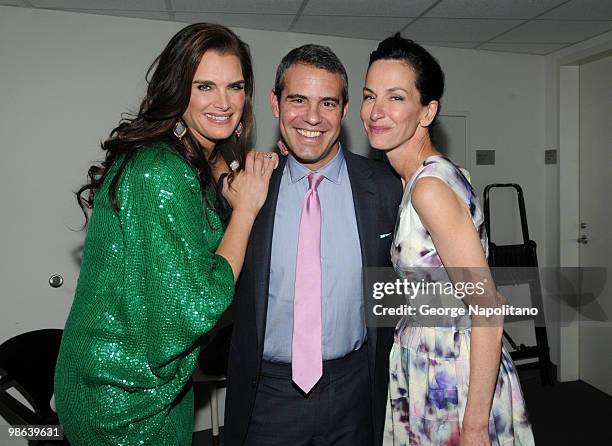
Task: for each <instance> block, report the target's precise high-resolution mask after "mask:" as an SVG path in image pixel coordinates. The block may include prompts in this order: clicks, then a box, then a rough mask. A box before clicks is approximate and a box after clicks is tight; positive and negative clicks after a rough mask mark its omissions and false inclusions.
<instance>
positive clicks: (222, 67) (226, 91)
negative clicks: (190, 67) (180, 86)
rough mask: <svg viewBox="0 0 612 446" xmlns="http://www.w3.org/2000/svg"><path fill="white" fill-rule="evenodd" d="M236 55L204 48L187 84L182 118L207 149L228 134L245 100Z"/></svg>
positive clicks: (236, 120)
mask: <svg viewBox="0 0 612 446" xmlns="http://www.w3.org/2000/svg"><path fill="white" fill-rule="evenodd" d="M244 85H245V82H244V76H243V75H242V66H241V65H240V59H238V57H237V56H235V55H233V54H222V53H219V52H217V51H213V50H210V51H207V52H205V53H204V55H203V56H202V59H201V60H200V64H199V65H198V69H197V70H196V73H195V75H194V77H193V82H192V84H191V97H190V99H189V105H188V107H187V110H185V113H184V114H183V121H185V124H186V125H187V127H189V130H191V132H192V134H193V135H194V136H195V138H196V139H197V140H198V142H199V143H200V144H201V145H202V147H204V149H206V150H207V151H210V150H212V148H213V147H214V146H215V144H216V143H217V142H218V141H220V140H223V139H226V138H229V137H230V136H231V134H232V132H233V131H234V129H235V128H236V126H237V125H238V123H239V122H240V118H241V117H242V110H243V109H244V103H245V98H246V95H245V90H244Z"/></svg>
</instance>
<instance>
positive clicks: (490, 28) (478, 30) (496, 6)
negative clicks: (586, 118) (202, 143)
mask: <svg viewBox="0 0 612 446" xmlns="http://www.w3.org/2000/svg"><path fill="white" fill-rule="evenodd" d="M0 5H10V6H22V7H27V8H42V9H54V10H64V11H75V12H83V13H91V14H105V15H114V16H125V17H140V18H145V19H155V20H171V21H177V22H185V23H193V22H203V21H205V22H215V23H221V24H224V25H227V26H233V27H240V28H251V29H263V30H273V31H290V32H297V33H308V34H324V35H334V36H342V37H353V38H362V39H382V38H384V37H387V36H389V35H391V34H393V33H395V32H397V31H401V33H402V35H403V36H405V37H409V38H411V39H414V40H416V41H418V42H419V43H422V44H425V45H435V46H447V47H455V48H474V49H483V50H491V51H504V52H516V53H529V54H548V53H551V52H554V51H557V50H559V49H561V48H564V47H566V46H569V45H572V44H575V43H578V42H581V41H583V40H586V39H589V38H591V37H594V36H596V35H599V34H603V33H605V32H607V31H611V30H612V0H0Z"/></svg>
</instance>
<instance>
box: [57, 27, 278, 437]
mask: <svg viewBox="0 0 612 446" xmlns="http://www.w3.org/2000/svg"><path fill="white" fill-rule="evenodd" d="M149 74H151V77H150V80H149V85H148V89H147V94H146V96H145V98H144V100H143V101H142V104H141V106H140V110H139V112H138V114H137V115H135V116H133V117H131V118H129V119H123V120H122V122H121V123H120V124H119V126H118V127H116V128H115V129H114V130H113V131H112V132H111V135H110V137H109V139H108V140H106V141H105V142H104V143H103V144H102V148H103V150H105V152H106V158H105V160H104V162H103V163H102V164H101V165H99V166H92V167H91V168H90V170H89V174H88V178H89V182H88V183H87V184H86V185H85V186H83V187H82V188H81V189H80V190H79V191H78V193H77V197H78V199H79V204H80V205H81V207H82V208H83V209H85V208H91V209H92V213H91V217H90V219H89V222H88V224H89V227H88V232H87V236H86V239H85V246H84V252H83V261H82V265H81V272H80V276H79V281H78V285H77V290H76V295H75V299H74V302H73V305H72V309H71V311H70V314H69V316H68V320H67V322H66V327H65V330H64V336H63V339H62V346H61V349H60V354H59V358H58V362H57V368H56V373H55V401H56V406H57V412H58V415H59V418H60V421H61V423H62V424H63V426H64V430H65V433H66V436H67V438H68V439H69V441H70V443H71V444H72V445H87V446H92V445H96V446H98V445H134V444H147V445H164V446H169V445H189V444H191V436H192V430H193V429H192V427H193V391H192V389H191V387H190V381H191V380H190V378H191V375H192V373H193V370H194V368H195V364H196V359H197V356H198V353H199V347H198V342H197V341H198V338H200V336H202V335H203V334H204V333H206V332H207V331H208V330H210V329H211V328H212V327H213V326H214V325H215V323H216V321H217V319H218V318H219V316H220V315H221V313H223V311H224V310H225V309H226V308H227V306H228V305H229V303H230V301H231V299H232V296H233V293H234V282H235V280H236V278H237V277H238V275H239V273H240V270H241V268H242V263H243V258H244V253H245V249H246V245H247V241H248V238H249V234H250V231H251V226H252V224H253V221H254V219H255V217H256V215H257V213H258V212H259V209H260V207H261V206H262V204H263V202H264V201H265V197H266V195H267V189H268V182H269V179H270V175H271V172H272V170H273V169H274V168H275V167H276V164H277V161H278V160H277V158H276V156H275V155H271V154H268V155H264V154H262V153H257V152H254V151H249V150H248V149H249V147H250V138H251V133H252V129H253V111H252V95H253V71H252V66H251V59H250V55H249V50H248V47H247V45H246V44H245V43H243V42H242V41H241V40H240V39H239V38H238V37H237V36H236V35H235V34H234V33H233V32H232V31H230V30H229V29H227V28H225V27H222V26H219V25H211V24H203V23H200V24H194V25H190V26H188V27H186V28H184V29H182V30H181V31H179V32H178V33H177V34H176V35H175V36H174V37H173V38H172V39H171V40H170V42H169V43H168V45H167V46H166V48H165V49H164V50H163V52H162V53H161V54H160V56H159V57H158V58H157V59H156V60H155V62H154V63H153V65H152V66H151V68H150V69H149V72H148V73H147V78H148V77H149ZM228 142H229V143H231V144H232V146H233V147H234V149H233V153H234V154H235V157H236V158H237V161H238V163H237V164H238V165H239V167H238V170H237V172H236V173H232V174H230V176H229V179H224V180H222V181H221V182H220V183H221V184H222V185H223V186H222V187H221V189H222V190H219V188H218V187H217V184H218V179H219V177H220V175H221V174H222V173H223V172H224V171H227V170H229V169H228V166H227V164H226V163H225V161H224V159H223V157H222V156H221V154H220V146H221V145H223V144H226V143H228ZM219 143H220V144H219ZM232 164H234V163H232ZM221 195H223V196H224V197H225V199H226V200H227V202H228V203H229V204H230V206H231V207H232V209H233V212H232V214H231V217H230V218H227V216H225V217H226V218H224V213H223V207H222V206H221V204H220V203H221V202H222V200H221ZM86 224H87V214H86Z"/></svg>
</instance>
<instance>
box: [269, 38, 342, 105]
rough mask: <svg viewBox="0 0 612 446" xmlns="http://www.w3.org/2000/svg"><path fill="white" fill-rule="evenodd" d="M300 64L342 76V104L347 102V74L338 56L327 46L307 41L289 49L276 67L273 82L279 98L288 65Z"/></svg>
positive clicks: (283, 86)
mask: <svg viewBox="0 0 612 446" xmlns="http://www.w3.org/2000/svg"><path fill="white" fill-rule="evenodd" d="M295 64H302V65H308V66H313V67H317V68H321V69H322V70H325V71H329V72H330V73H336V74H339V75H340V77H341V78H342V106H343V107H344V106H346V104H347V103H348V99H349V98H348V76H347V74H346V70H345V69H344V65H342V62H340V59H338V56H336V54H335V53H334V52H333V51H332V50H331V49H330V48H329V47H327V46H322V45H315V44H314V43H309V44H307V45H302V46H300V47H298V48H294V49H292V50H291V51H289V52H288V53H287V54H286V55H285V57H283V60H281V63H280V64H279V65H278V68H277V69H276V80H275V82H274V93H275V94H276V97H277V98H279V99H280V97H281V94H282V92H283V89H284V88H285V75H286V73H287V70H288V69H289V67H290V66H292V65H295Z"/></svg>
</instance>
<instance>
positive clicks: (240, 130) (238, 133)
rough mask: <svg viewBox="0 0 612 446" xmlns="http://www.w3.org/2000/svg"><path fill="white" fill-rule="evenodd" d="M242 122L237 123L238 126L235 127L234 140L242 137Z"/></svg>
mask: <svg viewBox="0 0 612 446" xmlns="http://www.w3.org/2000/svg"><path fill="white" fill-rule="evenodd" d="M242 130H243V127H242V122H239V123H238V125H237V126H236V129H235V130H234V133H235V134H236V138H240V135H242Z"/></svg>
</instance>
